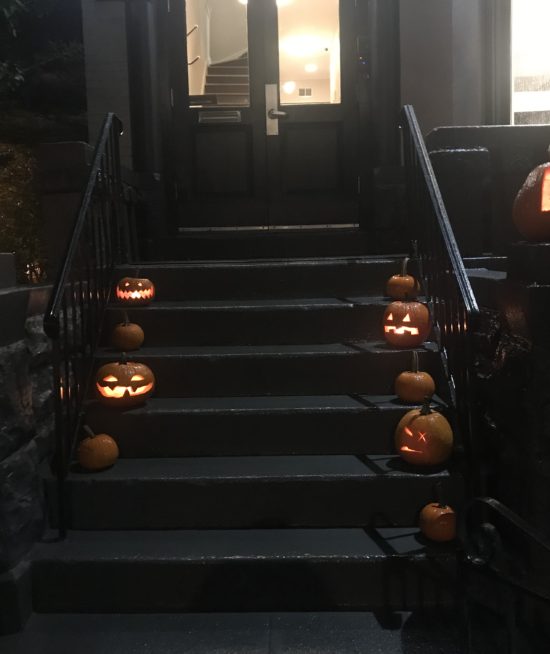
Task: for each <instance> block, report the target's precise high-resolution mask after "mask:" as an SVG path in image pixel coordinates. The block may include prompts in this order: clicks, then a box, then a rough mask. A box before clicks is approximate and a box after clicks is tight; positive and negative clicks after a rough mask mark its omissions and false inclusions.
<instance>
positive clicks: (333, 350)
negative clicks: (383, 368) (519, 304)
mask: <svg viewBox="0 0 550 654" xmlns="http://www.w3.org/2000/svg"><path fill="white" fill-rule="evenodd" d="M432 345H433V344H432V343H429V342H427V343H425V344H424V346H425V347H424V349H428V350H431V349H433V347H432ZM414 349H421V348H400V349H397V348H391V347H389V346H388V345H387V344H386V343H385V342H383V341H356V342H354V343H353V344H351V343H314V344H311V345H309V344H298V345H296V344H289V345H178V346H169V347H160V346H159V347H143V348H141V349H140V350H139V351H138V352H135V353H132V355H131V356H130V357H129V359H131V360H138V359H139V358H140V357H142V358H144V357H169V358H175V357H207V358H214V357H231V356H235V357H242V356H264V357H265V356H274V357H280V356H289V357H291V356H297V357H302V356H311V357H322V356H333V355H348V356H358V355H360V354H365V353H370V354H376V353H379V352H387V353H388V354H391V353H397V354H399V355H402V354H403V352H412V350H414ZM96 358H98V359H112V358H113V350H112V349H111V348H99V349H98V350H97V352H96Z"/></svg>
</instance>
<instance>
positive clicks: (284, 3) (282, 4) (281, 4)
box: [247, 0, 292, 7]
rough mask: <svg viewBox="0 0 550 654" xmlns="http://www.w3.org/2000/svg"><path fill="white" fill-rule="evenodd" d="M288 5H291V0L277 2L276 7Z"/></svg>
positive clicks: (278, 0)
mask: <svg viewBox="0 0 550 654" xmlns="http://www.w3.org/2000/svg"><path fill="white" fill-rule="evenodd" d="M247 1H248V0H247ZM290 4H292V0H277V7H288V5H290Z"/></svg>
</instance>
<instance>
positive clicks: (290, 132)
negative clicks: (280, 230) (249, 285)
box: [174, 0, 359, 230]
mask: <svg viewBox="0 0 550 654" xmlns="http://www.w3.org/2000/svg"><path fill="white" fill-rule="evenodd" d="M181 1H182V2H183V0H181ZM183 10H184V12H185V13H183V11H182V14H181V16H182V18H183V17H185V23H186V24H185V25H181V36H182V38H183V39H186V41H185V42H186V53H185V54H186V56H187V62H186V64H187V66H186V68H187V75H185V76H183V77H184V78H183V79H180V80H179V83H180V84H181V86H182V88H181V89H179V92H176V95H177V97H179V98H181V99H182V101H180V103H179V107H178V106H175V107H174V116H175V120H176V121H177V122H179V124H180V125H183V126H184V128H183V129H182V130H181V131H180V132H179V134H180V136H179V138H180V139H182V143H180V144H179V145H180V147H176V148H175V149H174V152H175V153H179V154H177V156H178V157H179V158H180V159H181V161H179V162H178V164H177V166H176V168H177V170H178V181H177V186H178V204H177V206H178V213H179V227H180V228H184V229H193V230H196V229H212V228H222V227H223V228H231V227H247V226H248V227H277V226H279V227H282V226H298V225H309V226H311V225H327V224H331V225H344V224H356V223H357V222H358V187H359V183H358V163H357V161H358V153H357V144H358V143H359V134H358V110H357V98H356V73H357V66H356V42H357V37H358V34H357V20H356V16H355V11H356V0H185V3H184V7H183ZM179 70H181V68H179ZM176 81H177V80H176Z"/></svg>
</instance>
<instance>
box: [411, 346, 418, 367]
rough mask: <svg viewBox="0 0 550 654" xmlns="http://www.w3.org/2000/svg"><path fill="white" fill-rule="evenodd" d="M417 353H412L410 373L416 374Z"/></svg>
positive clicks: (414, 351)
mask: <svg viewBox="0 0 550 654" xmlns="http://www.w3.org/2000/svg"><path fill="white" fill-rule="evenodd" d="M418 366H419V364H418V352H417V351H416V350H413V353H412V372H418Z"/></svg>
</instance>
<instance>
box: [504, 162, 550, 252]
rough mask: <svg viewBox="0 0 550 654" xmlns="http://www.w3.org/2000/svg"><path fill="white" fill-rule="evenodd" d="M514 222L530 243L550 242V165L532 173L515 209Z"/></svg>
mask: <svg viewBox="0 0 550 654" xmlns="http://www.w3.org/2000/svg"><path fill="white" fill-rule="evenodd" d="M512 215H513V220H514V224H515V226H516V227H517V229H518V231H519V233H520V234H521V235H522V236H523V237H524V238H526V239H527V240H528V241H535V242H538V241H549V240H550V163H545V164H542V166H537V167H536V168H535V169H534V170H533V171H531V172H530V173H529V175H528V177H527V179H526V180H525V183H524V184H523V186H522V187H521V188H520V190H519V192H518V194H517V196H516V199H515V201H514V207H513V213H512Z"/></svg>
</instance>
